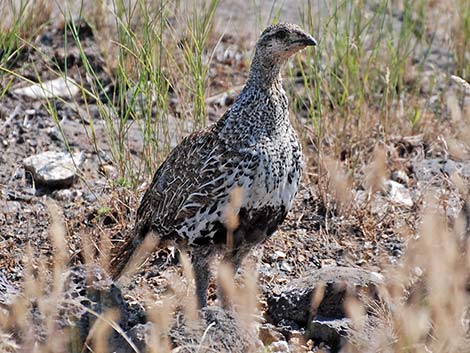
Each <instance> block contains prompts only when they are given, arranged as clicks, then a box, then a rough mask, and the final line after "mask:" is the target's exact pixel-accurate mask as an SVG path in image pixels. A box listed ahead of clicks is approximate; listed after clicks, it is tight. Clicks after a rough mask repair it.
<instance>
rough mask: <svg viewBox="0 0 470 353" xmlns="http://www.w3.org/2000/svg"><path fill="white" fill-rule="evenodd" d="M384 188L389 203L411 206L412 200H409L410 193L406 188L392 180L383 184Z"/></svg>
mask: <svg viewBox="0 0 470 353" xmlns="http://www.w3.org/2000/svg"><path fill="white" fill-rule="evenodd" d="M384 186H385V188H386V190H387V194H388V198H389V199H390V201H392V202H394V203H396V204H399V205H403V206H407V207H412V206H413V199H412V198H411V194H410V191H409V190H408V189H407V188H406V186H404V185H403V184H400V183H397V182H396V181H393V180H386V181H385V182H384Z"/></svg>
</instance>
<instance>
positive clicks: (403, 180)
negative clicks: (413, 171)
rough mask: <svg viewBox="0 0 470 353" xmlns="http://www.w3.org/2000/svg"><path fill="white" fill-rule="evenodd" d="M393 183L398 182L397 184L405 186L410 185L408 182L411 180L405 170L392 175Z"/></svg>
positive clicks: (396, 171)
mask: <svg viewBox="0 0 470 353" xmlns="http://www.w3.org/2000/svg"><path fill="white" fill-rule="evenodd" d="M391 178H392V180H393V181H396V182H397V183H400V184H403V185H408V182H409V181H410V178H409V177H408V175H407V174H406V172H405V171H404V170H395V171H394V172H393V173H392V176H391Z"/></svg>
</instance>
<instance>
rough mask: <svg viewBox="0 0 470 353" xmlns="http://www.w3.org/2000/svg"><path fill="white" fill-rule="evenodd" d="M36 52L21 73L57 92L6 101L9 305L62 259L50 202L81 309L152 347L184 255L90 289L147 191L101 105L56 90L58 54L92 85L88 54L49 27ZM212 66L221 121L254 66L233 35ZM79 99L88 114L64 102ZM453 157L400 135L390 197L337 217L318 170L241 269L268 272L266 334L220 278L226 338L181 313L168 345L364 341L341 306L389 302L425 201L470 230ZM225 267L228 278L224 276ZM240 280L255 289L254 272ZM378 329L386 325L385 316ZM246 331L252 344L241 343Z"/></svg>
mask: <svg viewBox="0 0 470 353" xmlns="http://www.w3.org/2000/svg"><path fill="white" fill-rule="evenodd" d="M397 21H398V20H397ZM81 26H82V27H81V31H80V33H81V36H82V38H81V41H82V44H83V46H84V50H85V52H86V53H87V55H88V59H89V60H90V62H91V64H92V66H93V68H94V69H95V70H96V72H97V74H98V77H99V79H100V80H101V82H103V85H104V86H108V87H109V90H110V91H112V89H113V87H112V85H113V83H112V81H111V79H110V77H109V76H108V73H107V72H106V71H105V70H103V69H102V68H103V67H104V65H103V62H102V60H103V59H102V57H101V56H100V54H99V50H97V47H96V43H95V38H94V36H93V32H92V30H91V28H89V27H88V26H87V25H86V24H85V23H81ZM70 42H71V43H73V40H70ZM35 44H36V45H37V47H38V48H39V49H40V50H41V51H42V53H43V55H40V54H38V51H32V50H31V51H29V50H25V51H24V52H22V53H21V55H20V56H19V57H18V58H17V61H16V62H15V64H14V66H13V67H12V68H11V70H15V71H17V72H19V73H21V74H22V75H23V76H25V77H27V78H29V79H31V80H33V81H36V76H35V72H38V73H39V75H40V76H41V80H42V82H46V81H51V82H50V86H47V87H48V89H47V90H46V91H44V90H42V89H38V88H37V87H34V85H31V84H25V83H24V82H20V80H13V81H12V85H11V87H9V89H8V90H7V91H6V94H5V95H4V96H3V97H1V98H0V152H1V153H0V188H1V190H0V191H1V193H0V303H1V304H2V306H1V308H2V310H4V309H5V308H7V307H8V305H9V304H10V303H11V302H12V301H13V298H15V297H16V296H18V295H19V293H20V292H21V291H22V290H23V279H24V277H25V258H26V257H27V254H28V253H31V252H32V253H33V254H34V256H33V257H34V259H33V263H34V265H33V267H34V268H35V269H36V271H39V270H38V269H41V268H42V267H41V266H39V265H38V264H37V263H36V262H38V261H39V260H41V259H46V260H47V261H50V264H51V266H52V262H53V260H54V258H55V255H56V253H55V248H54V247H53V242H51V238H50V231H49V227H50V223H51V218H50V211H49V209H48V202H49V200H51V199H52V200H54V202H55V203H56V204H57V205H59V208H60V210H61V212H62V213H63V220H64V224H65V234H66V241H67V250H68V257H69V258H70V261H69V263H70V266H74V267H72V268H73V271H72V272H71V273H70V274H69V276H70V277H69V278H72V280H71V281H70V283H75V285H74V286H70V285H69V287H68V288H71V289H70V291H71V292H77V293H79V294H77V296H80V298H83V301H86V300H91V302H92V303H94V304H87V305H89V306H91V307H92V308H93V309H94V310H96V311H98V312H104V311H105V309H106V308H109V307H112V306H117V307H119V310H120V311H121V321H120V322H121V325H122V328H123V330H124V331H125V332H126V333H127V335H128V336H129V337H130V338H131V339H133V340H134V343H135V344H136V346H137V348H139V349H142V347H143V344H144V343H143V342H144V341H145V337H146V332H147V330H151V327H150V326H149V325H150V324H148V317H147V315H146V314H145V313H144V311H143V303H144V302H145V300H148V296H149V289H150V293H151V294H150V296H151V298H152V300H155V302H159V301H164V300H165V298H166V297H167V296H170V297H171V296H172V295H174V293H175V292H176V290H175V288H173V287H174V283H172V280H174V278H175V276H177V277H178V278H182V272H183V270H182V268H181V266H180V263H179V262H180V261H179V259H178V254H176V255H174V254H172V252H171V249H170V250H166V249H162V250H160V251H159V252H157V253H155V254H153V255H152V256H151V257H150V258H149V259H148V260H147V261H146V262H145V264H144V265H143V266H142V267H141V268H139V270H138V271H137V273H136V275H135V277H134V278H133V279H132V281H130V282H129V283H127V284H119V283H118V284H114V283H112V281H110V280H109V279H108V278H107V277H106V274H105V273H102V272H101V271H103V270H101V269H98V270H96V271H97V273H98V274H95V275H94V276H95V278H99V279H100V280H96V281H95V283H92V284H90V283H88V282H87V283H85V279H84V278H85V277H86V276H85V275H84V272H83V271H84V269H83V267H81V266H82V265H81V264H82V263H83V262H84V261H83V260H84V254H83V251H82V250H83V246H84V242H85V241H84V239H89V240H90V244H92V245H91V246H94V247H95V248H96V249H95V250H96V253H100V250H102V248H101V246H103V244H105V242H106V239H107V238H106V237H110V238H111V240H112V242H114V243H118V242H119V241H120V240H121V239H122V237H124V236H125V234H126V230H127V229H128V228H129V227H130V226H131V224H132V220H133V212H134V210H135V207H136V205H137V204H138V200H139V197H140V194H141V193H142V191H143V189H144V186H145V184H144V186H143V187H142V188H140V189H139V190H138V191H137V192H132V191H130V190H129V189H128V188H126V187H124V186H123V185H120V183H119V179H118V178H117V175H118V171H117V167H116V165H114V164H113V162H112V159H111V158H110V155H109V141H108V135H107V134H106V131H105V124H104V122H103V121H102V120H101V119H100V118H99V114H98V108H97V105H96V104H88V105H87V106H86V107H85V106H81V105H80V102H82V103H83V101H81V100H80V98H79V94H78V93H79V92H75V91H74V87H75V86H73V84H71V83H70V82H67V81H63V80H60V79H59V80H56V79H55V77H53V76H52V75H51V72H50V70H47V69H45V68H43V67H42V65H46V64H50V62H49V63H44V57H48V58H49V59H48V60H52V61H54V63H56V64H57V65H59V66H61V67H63V66H64V65H67V69H68V75H69V77H70V78H71V79H74V80H76V81H77V82H81V79H80V78H81V77H84V76H86V73H85V71H84V68H83V65H82V63H81V59H80V56H79V54H78V53H77V51H76V48H74V46H73V45H70V47H69V50H68V51H67V52H64V50H63V32H62V31H61V29H60V28H57V27H55V26H53V25H50V26H48V27H46V29H45V30H44V31H43V32H42V33H41V34H40V35H39V36H38V38H37V40H36V42H35ZM44 54H45V55H44ZM436 56H437V57H436V60H438V61H439V62H442V60H440V59H439V58H441V57H442V53H438V52H437V53H436ZM213 60H214V62H213V65H212V66H213V69H214V72H217V73H219V74H220V76H217V77H214V78H213V80H212V81H211V82H212V83H211V88H210V91H211V92H212V93H213V94H212V95H210V97H209V98H208V100H207V104H208V111H209V117H210V119H211V120H214V119H216V118H217V117H218V116H220V115H221V113H222V112H223V111H224V110H225V109H226V107H227V106H228V105H229V104H230V102H231V101H232V99H233V97H234V95H235V94H236V89H235V90H228V88H229V87H239V86H240V85H241V84H242V83H243V81H244V79H245V78H246V72H245V71H246V64H247V62H248V60H249V56H248V55H247V54H246V53H244V49H243V47H242V46H241V45H240V43H238V42H236V41H234V39H233V36H231V35H230V34H226V35H225V37H223V39H222V41H221V43H220V44H219V47H218V49H217V51H216V55H215V56H214V58H213ZM433 69H435V67H433ZM233 72H239V74H236V75H234V74H233ZM221 92H222V94H220V93H221ZM43 95H48V96H50V100H49V101H50V102H52V103H53V104H54V106H55V110H56V111H57V112H58V116H57V117H56V118H57V120H58V121H60V129H59V127H58V124H57V121H54V119H51V116H50V112H49V111H48V109H47V105H44V104H43V102H44V100H43V98H44V97H43ZM71 96H73V97H74V99H75V101H77V102H78V103H79V104H78V105H73V106H71V105H69V104H66V102H67V100H68V99H70V97H71ZM88 103H89V102H88ZM90 120H91V121H92V123H93V133H94V134H95V136H94V138H95V139H96V140H99V141H100V145H99V149H97V148H96V146H95V145H93V143H90V141H91V140H90V134H91V126H90ZM176 125H178V122H175V126H176ZM64 136H65V137H66V139H64ZM128 143H129V145H130V151H131V153H132V158H139V155H140V153H141V152H140V151H141V149H142V145H143V138H142V136H141V133H140V131H139V129H138V127H137V125H136V124H133V125H131V126H130V131H129V141H128ZM174 143H176V139H175V141H173V144H174ZM463 148H465V146H464V147H463ZM466 148H468V146H467V147H466ZM312 150H313V146H310V145H307V146H306V154H307V155H308V154H310V153H313V152H312ZM69 151H70V152H72V153H69ZM451 152H452V151H450V152H449V146H448V145H447V144H446V141H444V140H435V141H430V140H429V139H427V138H426V137H425V136H424V135H413V136H392V137H390V138H389V139H388V140H387V142H386V144H385V147H384V153H385V154H384V156H385V158H386V159H387V163H386V164H387V170H388V171H389V173H387V177H386V179H385V181H384V182H383V188H381V190H380V191H377V192H376V193H372V194H371V193H370V192H368V191H367V190H366V189H365V188H364V187H363V186H362V183H361V182H357V183H354V184H353V185H354V187H353V188H352V189H351V190H349V191H350V197H351V200H352V201H351V203H350V204H349V206H348V207H347V208H344V207H343V208H342V207H340V206H338V203H337V202H336V200H335V198H334V197H333V194H334V192H325V188H326V187H327V184H325V182H324V181H322V178H323V177H322V176H321V175H319V174H318V168H317V167H318V166H316V165H315V163H314V162H311V165H309V166H308V173H307V175H306V176H305V178H304V180H303V184H302V186H301V189H300V192H299V194H298V197H297V198H296V200H295V204H294V209H293V210H292V212H290V214H289V216H288V218H287V220H286V222H285V223H284V224H283V225H282V227H281V229H280V230H279V231H278V232H277V233H276V235H275V236H273V237H272V238H271V239H270V240H269V241H267V242H266V244H265V245H264V246H263V247H261V248H259V249H255V250H254V252H253V254H252V255H250V258H249V259H248V260H247V267H245V271H242V272H246V271H253V269H255V270H254V272H256V273H257V276H256V277H257V288H258V290H257V292H258V294H257V297H256V298H257V302H258V308H259V312H258V314H259V316H260V318H259V319H260V321H261V322H262V324H261V325H260V326H257V327H256V328H253V330H251V328H250V327H249V326H240V325H238V321H237V320H236V319H235V316H236V315H235V314H233V313H231V312H230V311H224V310H222V309H220V308H218V302H217V300H216V298H217V294H216V285H215V281H214V282H213V283H212V284H211V287H210V304H211V306H210V308H209V309H207V310H206V311H205V313H204V314H203V316H204V317H206V318H207V317H208V318H209V319H207V320H208V322H213V325H214V327H216V328H218V330H215V331H217V332H218V334H219V335H220V337H219V336H217V335H216V334H215V333H212V332H213V331H210V330H209V331H206V327H192V326H191V325H189V326H188V325H187V323H186V321H185V318H184V317H182V316H181V315H182V314H179V316H177V317H176V318H175V319H174V320H175V325H174V328H173V329H172V331H171V334H170V336H171V338H172V341H173V344H176V345H177V346H179V347H191V344H193V345H194V344H196V345H198V344H200V343H201V337H205V335H206V333H207V332H209V333H207V337H208V342H209V343H208V345H209V346H210V347H211V348H212V349H217V350H222V349H229V350H230V351H237V352H242V351H247V350H248V349H249V348H250V347H251V348H253V347H258V346H259V345H260V344H261V343H260V342H262V344H264V345H265V346H269V347H270V348H269V349H271V350H270V351H273V352H287V351H289V349H290V350H292V351H297V350H298V351H320V350H323V351H330V350H331V351H335V350H337V349H338V348H339V347H340V346H341V345H342V344H343V340H344V337H349V338H351V337H354V334H352V333H351V330H350V326H351V325H350V322H349V321H348V319H346V318H345V317H346V314H345V312H344V309H343V305H342V304H343V302H344V300H345V297H346V295H348V296H350V295H353V296H357V298H359V299H358V300H361V301H365V300H366V299H364V298H365V294H364V293H363V291H362V289H366V290H367V292H368V295H367V298H368V299H367V300H371V299H370V298H375V299H373V300H380V299H377V296H378V294H377V293H376V292H375V289H374V288H375V286H376V285H379V284H380V283H381V281H382V280H383V277H382V275H381V274H379V273H382V272H384V271H386V269H388V268H389V266H390V265H392V266H393V265H397V264H398V263H400V259H401V257H402V256H403V253H404V252H405V251H406V244H407V241H408V240H409V239H411V238H413V237H414V236H415V235H416V229H417V227H418V226H419V220H420V219H419V216H418V215H419V210H420V209H421V207H422V205H423V202H424V200H425V198H426V195H428V194H430V193H431V194H432V195H433V197H434V198H435V200H437V202H438V203H441V204H443V205H444V204H445V208H446V212H447V215H448V217H449V219H450V220H455V219H456V218H457V216H458V215H459V214H463V215H464V217H467V224H470V221H468V219H469V217H470V216H469V213H468V212H469V211H468V207H469V206H468V205H465V199H464V198H463V197H462V196H461V193H460V192H459V190H458V188H457V187H456V184H455V183H454V182H453V179H452V178H453V177H455V176H456V175H458V176H459V177H460V178H461V179H462V180H466V181H467V182H468V180H470V160H468V159H459V158H456V157H455V154H452V153H451ZM467 156H468V155H467ZM363 174H365V172H363ZM353 177H355V178H356V177H357V178H358V179H359V178H362V177H364V175H358V176H353ZM330 187H331V185H330ZM465 207H467V209H466V208H465ZM465 212H467V213H466V215H465ZM214 267H215V270H216V268H217V265H214ZM215 272H217V271H215ZM245 274H246V273H245ZM239 277H240V278H243V277H244V276H243V273H242V274H240V276H239ZM183 281H184V278H183ZM240 282H243V281H242V279H240ZM319 283H323V284H324V285H325V287H324V288H323V289H324V296H323V300H320V302H319V303H318V305H317V306H316V307H315V306H313V305H312V300H313V299H312V298H313V297H315V292H316V288H318V287H319ZM241 285H242V286H243V284H241ZM337 285H340V289H338V287H337ZM172 286H173V287H172ZM245 286H247V284H245ZM72 287H73V288H72ZM77 287H79V289H77ZM245 288H246V287H245ZM242 292H243V291H242ZM251 295H255V296H256V293H251ZM240 296H242V294H240ZM146 298H147V299H146ZM5 310H8V309H5ZM76 316H77V317H76V318H75V320H72V322H73V323H72V324H70V322H67V323H64V324H63V325H64V326H70V325H77V327H79V329H80V330H81V331H80V335H81V336H80V337H81V339H82V340H83V339H85V337H86V336H87V333H88V330H89V328H90V327H91V323H92V322H93V319H92V318H91V315H90V314H89V313H85V312H83V311H80V310H79V314H77V315H76ZM76 320H79V321H78V324H77V321H76ZM370 320H371V321H373V320H374V318H373V316H371V317H370ZM370 325H376V323H374V322H372V323H371V324H370ZM227 327H231V328H230V329H227ZM224 330H225V331H224ZM234 333H236V335H238V336H239V337H245V338H246V339H241V340H237V339H233V335H234ZM254 337H256V339H255V338H254ZM0 339H1V337H0ZM358 339H367V337H366V338H364V337H362V338H360V337H359V338H358ZM111 340H112V343H111V344H113V346H112V347H114V348H113V349H114V350H116V351H119V352H131V351H132V350H131V348H130V345H128V343H127V342H123V341H122V336H121V335H116V334H113V335H112V338H111ZM206 343H207V342H206ZM187 349H188V351H191V349H190V348H187ZM193 351H194V350H193Z"/></svg>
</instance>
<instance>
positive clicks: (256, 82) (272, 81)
mask: <svg viewBox="0 0 470 353" xmlns="http://www.w3.org/2000/svg"><path fill="white" fill-rule="evenodd" d="M281 67H282V62H279V61H275V60H273V59H272V58H269V57H265V56H264V57H261V55H257V53H256V54H255V57H254V58H253V62H252V63H251V68H250V73H249V76H248V81H247V83H246V85H247V86H248V87H250V86H256V87H258V88H262V89H266V90H269V89H281V88H282V78H281Z"/></svg>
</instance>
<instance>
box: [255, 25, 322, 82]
mask: <svg viewBox="0 0 470 353" xmlns="http://www.w3.org/2000/svg"><path fill="white" fill-rule="evenodd" d="M315 45H317V42H316V40H315V39H314V38H313V37H312V36H311V35H310V34H308V33H306V32H304V31H303V30H302V29H301V28H300V27H299V26H297V25H294V24H290V23H279V24H277V25H273V26H269V27H268V28H266V29H265V30H264V32H263V33H262V34H261V37H260V38H259V40H258V43H257V44H256V51H255V56H254V57H253V62H252V64H251V69H250V76H249V79H248V85H252V84H255V85H261V86H263V87H270V86H272V85H273V84H276V83H279V82H281V78H280V68H281V66H282V64H283V63H285V62H286V61H287V59H288V58H289V57H290V56H292V55H294V54H295V53H296V52H298V51H299V50H302V49H304V48H305V47H308V46H315Z"/></svg>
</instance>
